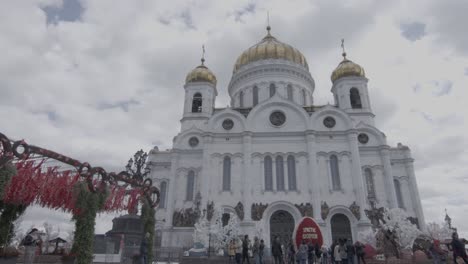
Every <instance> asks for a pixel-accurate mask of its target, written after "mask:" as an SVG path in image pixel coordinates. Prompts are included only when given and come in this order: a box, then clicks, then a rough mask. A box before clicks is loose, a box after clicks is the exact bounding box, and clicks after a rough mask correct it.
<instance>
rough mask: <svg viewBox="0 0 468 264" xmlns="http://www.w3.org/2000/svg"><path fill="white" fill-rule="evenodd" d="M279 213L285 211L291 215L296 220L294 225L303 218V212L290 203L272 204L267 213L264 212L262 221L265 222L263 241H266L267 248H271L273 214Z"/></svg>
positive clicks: (266, 210)
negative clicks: (271, 220)
mask: <svg viewBox="0 0 468 264" xmlns="http://www.w3.org/2000/svg"><path fill="white" fill-rule="evenodd" d="M277 211H285V212H287V213H289V214H290V215H291V216H292V217H293V219H294V225H296V224H297V223H298V222H299V221H300V220H301V218H302V215H301V212H299V210H298V209H297V208H296V207H295V206H294V205H293V204H292V203H289V202H284V201H278V202H274V203H272V204H270V205H269V206H268V207H267V208H266V209H265V211H264V212H263V218H262V221H263V222H264V227H265V228H264V234H265V236H264V237H263V239H264V240H265V244H266V245H267V247H270V246H271V241H270V235H271V234H270V219H271V217H272V216H273V214H274V213H275V212H277Z"/></svg>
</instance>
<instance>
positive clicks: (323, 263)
mask: <svg viewBox="0 0 468 264" xmlns="http://www.w3.org/2000/svg"><path fill="white" fill-rule="evenodd" d="M321 251H322V258H321V264H329V261H328V256H329V255H330V254H329V251H330V250H329V249H328V247H327V246H325V245H322V249H321Z"/></svg>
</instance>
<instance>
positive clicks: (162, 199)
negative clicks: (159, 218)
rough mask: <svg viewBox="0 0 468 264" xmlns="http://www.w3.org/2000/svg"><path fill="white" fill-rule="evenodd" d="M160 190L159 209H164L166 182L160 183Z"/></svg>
mask: <svg viewBox="0 0 468 264" xmlns="http://www.w3.org/2000/svg"><path fill="white" fill-rule="evenodd" d="M160 188H161V190H159V192H160V193H161V194H160V195H161V198H160V199H159V208H166V196H167V182H165V181H164V182H161V186H160Z"/></svg>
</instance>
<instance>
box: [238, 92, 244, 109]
mask: <svg viewBox="0 0 468 264" xmlns="http://www.w3.org/2000/svg"><path fill="white" fill-rule="evenodd" d="M239 107H240V108H243V107H244V92H243V91H241V92H240V93H239Z"/></svg>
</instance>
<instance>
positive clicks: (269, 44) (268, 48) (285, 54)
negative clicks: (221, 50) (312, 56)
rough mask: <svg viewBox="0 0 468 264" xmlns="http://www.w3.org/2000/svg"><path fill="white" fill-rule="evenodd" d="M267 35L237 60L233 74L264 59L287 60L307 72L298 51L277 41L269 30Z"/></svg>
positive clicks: (304, 61)
mask: <svg viewBox="0 0 468 264" xmlns="http://www.w3.org/2000/svg"><path fill="white" fill-rule="evenodd" d="M267 30H268V34H267V35H266V36H265V37H264V38H263V39H262V40H261V41H260V42H259V43H257V44H255V45H253V46H252V47H250V48H249V49H247V50H246V51H244V52H242V54H241V55H240V56H239V57H238V58H237V61H236V64H235V65H234V70H233V72H236V71H237V70H239V69H240V68H241V67H242V66H244V65H246V64H249V63H251V62H255V61H259V60H266V59H284V60H288V61H291V62H294V63H297V64H300V65H301V66H303V67H305V68H306V69H307V70H309V66H308V65H307V61H306V59H305V57H304V55H302V53H301V52H300V51H298V50H297V49H295V48H293V47H292V46H290V45H288V44H285V43H283V42H280V41H278V40H277V39H276V38H275V37H273V36H272V35H271V34H270V28H269V27H268V28H267Z"/></svg>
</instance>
